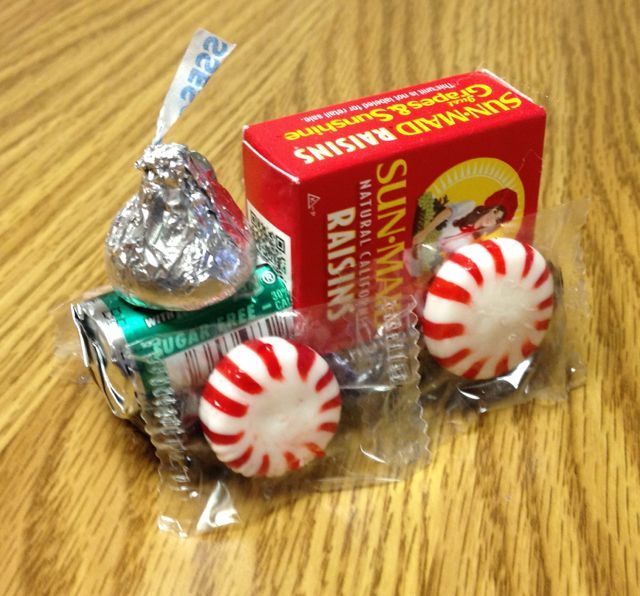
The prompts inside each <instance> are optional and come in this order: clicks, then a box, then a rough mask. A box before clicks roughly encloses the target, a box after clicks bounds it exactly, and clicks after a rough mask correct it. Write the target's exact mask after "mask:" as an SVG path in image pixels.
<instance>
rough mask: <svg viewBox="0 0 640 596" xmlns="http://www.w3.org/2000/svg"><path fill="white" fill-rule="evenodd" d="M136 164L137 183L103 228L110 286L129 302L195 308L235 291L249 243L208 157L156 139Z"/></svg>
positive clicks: (249, 258)
mask: <svg viewBox="0 0 640 596" xmlns="http://www.w3.org/2000/svg"><path fill="white" fill-rule="evenodd" d="M136 167H137V168H138V169H140V170H141V171H142V173H143V177H142V182H141V184H140V189H139V191H138V193H137V194H136V195H134V197H133V198H132V199H130V200H129V201H128V202H127V203H126V204H125V206H124V207H123V208H122V209H121V210H120V212H119V213H118V214H117V216H116V217H115V219H114V221H113V223H112V225H111V229H110V230H109V233H108V235H107V241H106V262H107V271H108V274H109V277H110V279H111V283H112V284H113V287H114V288H115V289H116V290H117V291H118V292H119V293H120V294H121V295H122V296H123V298H125V299H126V300H128V301H129V302H131V303H133V304H137V305H141V306H146V307H150V308H163V309H170V310H197V309H200V308H203V307H205V306H208V305H210V304H214V303H216V302H220V301H221V300H224V299H225V298H228V297H229V296H231V295H232V294H233V293H235V292H236V291H237V290H238V288H240V287H241V286H242V285H243V284H244V283H246V282H247V280H248V279H249V277H250V276H251V273H252V271H253V269H254V267H255V258H256V257H255V244H254V241H253V237H252V235H251V232H250V231H249V228H248V226H247V224H246V221H245V219H244V216H243V214H242V212H241V211H240V209H239V207H238V206H237V205H236V204H235V203H234V201H233V199H232V198H231V197H230V195H229V194H228V192H227V191H226V190H225V189H224V187H222V186H221V185H220V184H219V182H218V181H217V180H216V177H215V173H214V171H213V168H212V167H211V165H210V164H209V162H208V161H207V160H206V159H205V158H204V157H203V156H202V155H200V154H198V153H195V152H192V151H190V150H189V149H188V148H187V147H186V146H184V145H179V144H175V143H171V144H162V143H160V144H156V145H150V146H149V147H147V148H146V150H145V151H144V154H143V155H142V157H141V158H140V159H139V160H138V161H137V162H136Z"/></svg>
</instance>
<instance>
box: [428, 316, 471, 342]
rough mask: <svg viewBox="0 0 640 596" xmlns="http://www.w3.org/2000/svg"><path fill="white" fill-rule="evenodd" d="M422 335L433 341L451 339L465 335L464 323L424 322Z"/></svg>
mask: <svg viewBox="0 0 640 596" xmlns="http://www.w3.org/2000/svg"><path fill="white" fill-rule="evenodd" d="M422 334H423V335H425V336H426V337H429V338H431V339H449V338H452V337H458V336H460V335H463V334H464V325H463V324H462V323H433V322H431V321H426V320H425V321H422Z"/></svg>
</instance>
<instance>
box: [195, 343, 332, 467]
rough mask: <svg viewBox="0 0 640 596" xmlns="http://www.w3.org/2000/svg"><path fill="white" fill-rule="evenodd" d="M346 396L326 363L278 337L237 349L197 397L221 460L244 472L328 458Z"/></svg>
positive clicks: (203, 424) (204, 424) (208, 434)
mask: <svg viewBox="0 0 640 596" xmlns="http://www.w3.org/2000/svg"><path fill="white" fill-rule="evenodd" d="M341 410H342V398H341V395H340V388H339V386H338V382H337V381H336V378H335V376H334V374H333V372H332V371H331V369H330V368H329V365H328V364H327V362H326V361H325V360H324V359H323V358H321V357H320V356H319V355H318V354H317V353H316V352H315V351H314V350H312V349H311V348H310V347H309V346H306V345H303V344H296V343H293V342H290V341H288V340H286V339H283V338H279V337H266V338H262V339H259V340H251V341H248V342H245V343H244V344H242V345H240V346H237V347H235V348H233V349H232V350H231V351H230V352H229V353H228V354H227V356H225V357H224V358H223V359H222V360H220V362H218V364H217V365H216V366H215V368H214V371H213V373H212V374H211V376H210V378H209V380H208V382H207V383H206V385H205V387H204V389H203V392H202V400H201V402H200V410H199V415H200V422H201V427H202V431H203V434H204V436H205V438H206V440H207V442H208V443H209V445H210V446H211V448H212V449H213V451H214V452H215V453H216V455H217V457H218V459H219V460H220V461H221V462H223V463H225V464H226V465H227V466H228V467H229V468H231V469H232V470H234V471H236V472H238V473H240V474H242V475H244V476H248V477H251V476H279V475H281V474H284V473H287V472H291V471H294V470H297V469H298V468H300V467H302V466H304V465H306V464H308V463H309V462H311V461H313V460H315V459H317V458H320V457H323V456H324V454H325V450H326V447H327V445H328V444H329V442H330V441H331V439H332V437H333V435H334V434H335V433H336V431H337V430H338V423H339V421H340V414H341Z"/></svg>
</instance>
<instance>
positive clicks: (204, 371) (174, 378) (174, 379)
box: [165, 311, 293, 390]
mask: <svg viewBox="0 0 640 596" xmlns="http://www.w3.org/2000/svg"><path fill="white" fill-rule="evenodd" d="M290 313H291V311H281V312H278V313H275V314H273V315H270V316H268V317H265V318H263V319H258V320H257V321H253V322H252V323H249V324H248V325H245V326H244V327H239V328H237V329H234V330H233V331H229V332H228V333H223V334H221V335H218V336H217V337H214V338H213V339H210V340H209V341H207V342H204V343H201V344H198V345H196V346H193V347H192V348H189V349H188V350H184V351H183V352H178V353H177V354H173V355H172V356H169V358H167V359H166V360H165V366H166V367H167V374H168V376H169V380H170V381H171V386H172V387H173V388H174V389H175V390H179V389H196V390H198V389H200V388H201V387H202V386H203V385H204V384H205V382H206V380H207V378H208V377H209V375H210V374H211V371H212V370H213V367H214V366H215V365H216V364H217V363H218V362H219V361H220V360H221V358H222V357H223V356H224V355H225V354H227V352H229V351H230V350H231V349H233V348H235V347H236V346H238V345H240V344H241V343H243V342H245V341H248V340H251V339H256V338H259V337H267V336H270V335H275V336H278V337H290V336H291V335H292V333H293V318H292V317H291V316H290Z"/></svg>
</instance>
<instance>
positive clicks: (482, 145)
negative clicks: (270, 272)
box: [243, 71, 545, 319]
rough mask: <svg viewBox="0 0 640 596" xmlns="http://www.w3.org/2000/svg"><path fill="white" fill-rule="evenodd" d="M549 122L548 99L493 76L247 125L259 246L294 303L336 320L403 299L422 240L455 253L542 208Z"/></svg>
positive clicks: (249, 183)
mask: <svg viewBox="0 0 640 596" xmlns="http://www.w3.org/2000/svg"><path fill="white" fill-rule="evenodd" d="M544 127H545V112H544V109H543V108H542V107H540V106H538V105H536V104H535V103H533V101H532V100H531V99H529V98H528V97H526V96H525V95H523V94H522V93H520V92H519V91H517V90H515V89H514V88H513V87H511V86H510V85H508V84H507V83H505V82H504V81H502V80H501V79H499V78H498V77H496V76H495V75H493V74H492V73H490V72H487V71H478V72H472V73H468V74H463V75H458V76H452V77H448V78H445V79H441V80H439V81H434V82H431V83H425V84H422V85H416V86H415V87H408V88H406V89H400V90H398V91H391V92H389V93H382V94H380V95H374V96H371V97H366V98H363V99H358V100H355V101H349V102H346V103H343V104H339V105H335V106H331V107H327V108H321V109H317V110H312V111H309V112H304V113H301V114H296V115H293V116H286V117H284V118H280V119H278V120H272V121H269V122H263V123H260V124H254V125H250V126H247V127H246V128H245V131H244V147H243V157H244V175H245V186H246V193H247V210H248V215H249V219H250V222H251V225H252V227H253V231H254V234H255V236H256V240H257V244H258V250H259V253H260V255H261V256H262V258H263V259H265V260H266V261H267V262H269V263H270V264H271V265H272V266H273V267H274V268H275V269H276V271H278V273H280V274H281V276H282V277H283V278H284V279H285V281H286V282H287V284H288V285H289V287H290V289H291V291H292V294H293V303H294V305H295V306H297V307H301V306H307V305H311V304H317V303H328V304H329V310H328V314H329V318H335V319H338V318H340V317H342V316H343V315H344V314H346V313H349V312H351V311H352V310H353V308H354V307H353V301H354V300H355V299H357V298H365V297H367V296H370V295H371V294H372V293H376V294H377V295H378V296H388V297H390V298H393V297H395V296H397V295H398V294H399V293H400V292H401V290H402V285H403V282H404V281H405V279H406V276H407V274H408V273H407V267H406V266H405V265H406V263H405V262H403V260H406V259H403V255H404V254H405V253H406V251H405V248H408V247H411V245H412V243H413V244H420V243H423V242H432V243H437V245H438V247H439V248H440V249H441V250H442V251H444V252H451V251H453V250H456V249H457V248H459V247H460V246H463V245H464V244H466V243H468V242H470V241H471V240H472V239H473V238H474V235H477V233H478V230H480V229H482V230H485V231H486V230H487V229H491V228H492V227H495V226H497V225H498V224H499V223H501V222H506V221H509V220H511V219H513V218H516V220H517V219H518V218H519V217H520V216H523V215H528V214H532V213H535V211H536V206H537V202H538V188H539V183H540V171H541V166H542V147H543V141H544ZM531 232H532V230H531V229H530V228H528V229H526V230H524V229H522V230H520V232H519V234H520V237H521V238H522V239H524V240H526V239H527V237H528V236H529V235H530V234H531Z"/></svg>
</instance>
